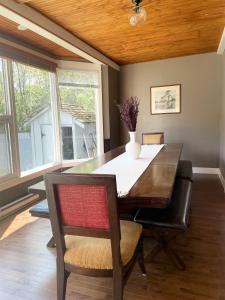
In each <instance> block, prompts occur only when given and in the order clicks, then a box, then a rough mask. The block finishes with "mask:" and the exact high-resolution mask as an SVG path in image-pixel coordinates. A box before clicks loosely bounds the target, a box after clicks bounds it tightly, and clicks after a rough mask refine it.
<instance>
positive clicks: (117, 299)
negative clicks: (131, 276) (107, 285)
mask: <svg viewBox="0 0 225 300" xmlns="http://www.w3.org/2000/svg"><path fill="white" fill-rule="evenodd" d="M113 300H123V277H122V273H121V274H120V273H119V272H113Z"/></svg>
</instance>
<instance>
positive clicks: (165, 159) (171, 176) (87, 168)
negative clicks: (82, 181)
mask: <svg viewBox="0 0 225 300" xmlns="http://www.w3.org/2000/svg"><path fill="white" fill-rule="evenodd" d="M124 151H125V149H124V147H123V146H122V147H118V148H116V149H114V150H111V151H109V152H107V153H105V154H103V155H101V156H99V157H97V158H94V159H91V160H88V161H86V162H84V163H81V164H79V165H77V166H74V167H72V168H69V169H68V170H66V171H65V172H64V173H91V172H92V171H94V170H95V169H97V168H98V167H100V166H102V165H103V164H105V163H106V162H108V161H109V160H112V159H113V158H115V157H116V156H118V155H120V154H122V153H123V152H124ZM181 151H182V144H166V145H165V146H164V147H163V148H162V150H161V151H160V152H159V153H158V154H157V156H156V157H155V158H154V159H153V161H152V162H151V163H150V164H149V166H148V167H147V169H146V170H145V171H144V173H143V174H142V175H141V176H140V177H139V178H138V180H137V181H136V183H135V184H134V185H133V187H132V188H131V190H130V192H129V194H128V195H127V196H126V197H121V198H119V205H120V207H121V209H122V210H123V209H124V210H126V209H131V208H141V207H149V208H150V207H155V208H163V207H166V206H167V205H168V204H169V202H170V199H171V195H172V192H173V186H174V182H175V178H176V172H177V166H178V162H179V160H180V155H181ZM29 192H31V193H38V194H39V195H40V196H41V197H45V184H44V181H41V182H39V183H37V184H34V185H32V186H30V187H29Z"/></svg>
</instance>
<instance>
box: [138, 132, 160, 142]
mask: <svg viewBox="0 0 225 300" xmlns="http://www.w3.org/2000/svg"><path fill="white" fill-rule="evenodd" d="M155 134H161V139H160V144H163V143H164V132H144V133H142V145H144V136H145V135H155ZM146 145H147V144H146Z"/></svg>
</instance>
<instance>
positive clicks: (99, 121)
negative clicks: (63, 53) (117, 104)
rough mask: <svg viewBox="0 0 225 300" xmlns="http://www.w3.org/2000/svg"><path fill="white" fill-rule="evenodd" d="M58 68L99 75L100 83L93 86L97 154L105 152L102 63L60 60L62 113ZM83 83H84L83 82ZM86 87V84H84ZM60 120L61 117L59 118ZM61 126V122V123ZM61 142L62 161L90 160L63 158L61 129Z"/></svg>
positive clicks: (84, 159)
mask: <svg viewBox="0 0 225 300" xmlns="http://www.w3.org/2000/svg"><path fill="white" fill-rule="evenodd" d="M58 70H68V71H82V72H84V71H86V72H96V73H97V77H98V84H97V85H96V86H95V85H94V86H93V87H92V88H93V89H94V91H95V115H96V140H97V156H100V155H102V154H103V153H104V133H103V103H102V101H103V99H102V71H101V66H100V65H94V64H89V63H82V62H71V61H60V63H59V64H58V67H57V69H56V74H57V76H56V77H57V82H58V84H57V87H58V112H59V113H60V92H59V79H58ZM81 85H82V84H81ZM83 88H84V86H83ZM59 122H60V118H59ZM60 126H61V124H60ZM60 143H61V161H62V162H63V163H68V162H72V161H74V162H83V161H86V160H89V159H90V158H82V159H73V160H64V159H63V150H62V149H63V145H62V134H61V130H60Z"/></svg>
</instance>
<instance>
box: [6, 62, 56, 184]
mask: <svg viewBox="0 0 225 300" xmlns="http://www.w3.org/2000/svg"><path fill="white" fill-rule="evenodd" d="M54 76H55V75H54V73H51V72H48V71H45V70H42V69H39V68H34V67H31V66H28V65H25V64H22V63H18V62H14V61H12V60H9V59H3V58H0V181H2V180H5V179H8V178H9V177H17V176H20V175H23V174H27V173H23V172H24V171H29V172H30V171H31V172H33V171H35V170H36V168H37V167H45V166H47V165H49V164H50V163H54V162H56V146H55V145H56V143H55V133H56V130H55V125H54V124H53V123H54V122H53V108H52V107H53V97H52V90H54V88H55V89H56V86H54V87H53V82H54V80H53V78H54ZM55 94H56V93H55ZM55 100H56V99H55ZM56 106H57V101H55V107H56Z"/></svg>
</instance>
